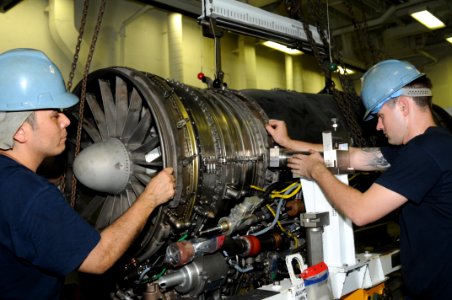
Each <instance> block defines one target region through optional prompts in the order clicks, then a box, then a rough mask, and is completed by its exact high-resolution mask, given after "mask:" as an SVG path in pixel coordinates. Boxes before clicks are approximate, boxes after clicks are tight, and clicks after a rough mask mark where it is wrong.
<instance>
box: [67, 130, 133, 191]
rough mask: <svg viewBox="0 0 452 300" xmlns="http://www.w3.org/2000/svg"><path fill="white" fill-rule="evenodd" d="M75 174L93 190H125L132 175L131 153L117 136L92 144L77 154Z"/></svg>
mask: <svg viewBox="0 0 452 300" xmlns="http://www.w3.org/2000/svg"><path fill="white" fill-rule="evenodd" d="M74 174H75V176H76V177H77V179H78V180H79V181H80V182H81V183H82V184H83V185H85V186H87V187H89V188H91V189H93V190H96V191H99V192H107V193H111V194H118V193H120V192H121V191H123V190H124V188H125V187H126V185H127V183H128V182H129V178H130V175H131V162H130V157H129V153H128V151H127V149H126V147H125V146H124V144H123V143H122V142H121V141H120V140H118V139H115V138H111V139H109V140H107V141H105V142H101V143H95V144H92V145H90V146H88V147H87V148H85V149H84V150H83V151H81V152H80V153H79V154H78V155H77V156H76V158H75V160H74Z"/></svg>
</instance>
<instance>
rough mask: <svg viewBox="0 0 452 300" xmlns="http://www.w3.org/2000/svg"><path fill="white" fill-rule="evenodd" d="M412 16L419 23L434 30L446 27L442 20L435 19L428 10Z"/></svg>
mask: <svg viewBox="0 0 452 300" xmlns="http://www.w3.org/2000/svg"><path fill="white" fill-rule="evenodd" d="M411 16H412V17H413V18H415V19H416V20H417V21H418V22H419V23H421V24H422V25H424V26H426V27H427V28H429V29H432V30H433V29H438V28H443V27H445V26H446V25H445V24H444V23H443V22H442V21H441V20H440V19H438V18H437V17H435V16H434V15H433V14H431V13H430V12H429V11H428V10H422V11H418V12H415V13H412V14H411Z"/></svg>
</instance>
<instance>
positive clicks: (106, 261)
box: [79, 198, 156, 274]
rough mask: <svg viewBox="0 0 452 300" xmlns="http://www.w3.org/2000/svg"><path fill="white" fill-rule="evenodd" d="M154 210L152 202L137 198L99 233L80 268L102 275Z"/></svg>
mask: <svg viewBox="0 0 452 300" xmlns="http://www.w3.org/2000/svg"><path fill="white" fill-rule="evenodd" d="M155 208H156V205H155V204H154V202H153V201H150V200H149V199H142V198H138V199H137V200H136V201H135V203H134V204H133V205H132V206H131V207H130V208H129V209H128V210H127V211H126V212H125V213H124V214H123V215H122V216H121V217H119V218H118V219H117V220H116V221H115V222H113V223H112V224H111V225H109V226H108V227H106V228H105V229H104V230H103V231H102V232H101V239H100V241H99V243H98V244H97V245H96V247H95V248H94V249H93V250H92V251H91V252H90V254H89V255H88V257H87V258H86V259H85V261H84V262H83V263H82V265H81V266H80V268H79V270H80V271H81V272H86V273H94V274H102V273H104V272H105V271H106V270H108V269H109V268H110V267H112V266H113V264H114V263H115V262H116V261H117V260H118V259H119V258H120V257H121V256H122V255H123V254H124V253H125V252H126V250H127V249H128V248H129V247H130V245H131V244H132V242H133V241H134V240H135V238H136V237H137V236H138V235H139V233H140V232H141V230H142V229H143V227H144V225H145V224H146V222H147V219H148V216H149V215H150V214H151V213H152V211H153V210H154V209H155Z"/></svg>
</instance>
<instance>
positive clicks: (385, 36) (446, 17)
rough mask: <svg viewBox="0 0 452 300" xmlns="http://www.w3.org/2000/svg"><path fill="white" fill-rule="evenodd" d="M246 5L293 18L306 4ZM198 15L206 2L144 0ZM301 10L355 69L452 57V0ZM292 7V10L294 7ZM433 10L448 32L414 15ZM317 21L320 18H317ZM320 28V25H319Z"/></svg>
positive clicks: (260, 1)
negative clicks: (382, 61) (394, 61)
mask: <svg viewBox="0 0 452 300" xmlns="http://www.w3.org/2000/svg"><path fill="white" fill-rule="evenodd" d="M240 1H241V2H244V3H247V4H250V5H252V6H255V7H258V8H261V9H264V10H267V11H270V12H272V13H275V14H279V15H283V16H286V17H292V16H290V14H291V12H293V9H294V7H297V6H298V5H299V3H300V1H301V0H240ZM140 2H144V3H147V4H151V5H154V6H160V7H164V8H165V9H169V10H174V11H178V12H181V13H184V14H186V15H189V16H192V17H197V16H199V15H200V12H201V0H142V1H140ZM301 3H302V6H301V11H302V13H303V16H304V17H305V20H306V19H307V20H308V22H309V23H310V24H312V23H315V22H316V20H319V19H320V20H321V19H324V20H323V21H322V22H319V23H323V27H325V28H323V29H324V30H327V31H328V32H329V33H330V36H331V41H332V42H331V44H332V45H334V48H333V50H334V51H339V52H338V53H340V56H341V58H342V60H343V61H344V62H345V63H347V64H349V65H352V66H356V67H359V68H362V69H366V68H367V67H368V66H369V65H372V64H373V63H375V62H376V61H378V60H380V59H386V58H397V59H405V60H409V61H410V62H412V63H413V64H415V65H416V66H417V67H420V68H422V67H424V66H425V65H427V64H436V63H439V62H440V61H441V59H442V58H444V57H445V56H447V55H449V54H450V53H452V44H450V43H448V42H447V41H446V40H445V38H444V37H445V36H446V35H452V1H450V0H430V1H429V0H305V1H301ZM290 8H292V11H291V9H290ZM425 8H428V9H429V11H430V12H432V13H433V14H435V15H436V16H437V17H438V18H439V19H440V20H441V21H443V22H444V23H445V24H446V27H445V28H442V29H437V30H433V31H432V30H429V29H427V28H426V27H424V26H423V25H421V24H420V23H418V22H417V21H416V20H415V19H413V18H412V17H411V16H410V13H411V12H413V11H416V10H419V9H425ZM313 17H315V18H317V19H313ZM314 25H315V24H314Z"/></svg>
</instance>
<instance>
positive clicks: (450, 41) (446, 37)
mask: <svg viewBox="0 0 452 300" xmlns="http://www.w3.org/2000/svg"><path fill="white" fill-rule="evenodd" d="M444 38H445V39H446V41H448V42H449V43H451V44H452V35H448V36H445V37H444Z"/></svg>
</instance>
